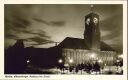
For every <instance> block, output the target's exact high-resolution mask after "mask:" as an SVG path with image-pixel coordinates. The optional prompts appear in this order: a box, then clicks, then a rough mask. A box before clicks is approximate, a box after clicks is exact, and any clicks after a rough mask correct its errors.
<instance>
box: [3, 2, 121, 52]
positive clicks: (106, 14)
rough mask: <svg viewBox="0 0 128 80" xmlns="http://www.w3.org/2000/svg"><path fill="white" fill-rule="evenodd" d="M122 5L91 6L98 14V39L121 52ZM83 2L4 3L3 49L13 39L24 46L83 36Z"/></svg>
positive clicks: (86, 10) (85, 8)
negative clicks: (99, 37) (21, 42)
mask: <svg viewBox="0 0 128 80" xmlns="http://www.w3.org/2000/svg"><path fill="white" fill-rule="evenodd" d="M122 10H123V9H122V5H121V4H111V5H109V4H107V5H101V4H99V5H98V4H97V5H94V9H93V11H94V12H95V13H97V14H99V16H100V31H101V40H102V41H104V42H106V43H107V44H109V45H110V46H112V47H113V48H114V49H116V50H118V51H122V28H123V25H122V24H123V22H122V17H123V14H122ZM89 13H90V5H87V4H33V5H32V4H26V5H25V4H24V5H23V4H6V5H5V48H7V47H8V46H11V45H13V44H14V43H15V42H16V40H17V39H24V40H25V41H24V44H25V46H26V47H27V46H34V47H40V48H43V47H51V46H54V45H55V43H53V42H61V41H62V40H63V39H65V38H66V37H75V38H84V37H83V33H84V27H85V26H84V16H86V15H87V14H89Z"/></svg>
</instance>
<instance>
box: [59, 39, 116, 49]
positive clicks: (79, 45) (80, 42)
mask: <svg viewBox="0 0 128 80" xmlns="http://www.w3.org/2000/svg"><path fill="white" fill-rule="evenodd" d="M58 46H59V47H61V48H68V49H86V50H89V48H88V47H87V45H86V44H85V42H84V39H80V38H72V37H67V38H65V39H64V40H63V41H62V42H61V43H60V44H59V45H58ZM100 49H101V51H115V50H114V49H113V48H112V47H111V46H109V45H108V44H106V43H105V42H103V41H101V42H100Z"/></svg>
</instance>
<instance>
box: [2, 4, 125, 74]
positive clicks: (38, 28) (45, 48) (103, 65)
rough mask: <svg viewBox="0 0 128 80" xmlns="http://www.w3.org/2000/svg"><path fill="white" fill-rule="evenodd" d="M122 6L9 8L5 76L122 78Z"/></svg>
mask: <svg viewBox="0 0 128 80" xmlns="http://www.w3.org/2000/svg"><path fill="white" fill-rule="evenodd" d="M124 54H127V53H123V5H122V4H5V5H4V74H59V75H60V74H61V75H64V74H67V75H70V74H72V75H76V74H77V75H123V72H124V70H123V55H124Z"/></svg>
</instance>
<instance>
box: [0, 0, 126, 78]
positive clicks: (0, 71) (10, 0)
mask: <svg viewBox="0 0 128 80" xmlns="http://www.w3.org/2000/svg"><path fill="white" fill-rule="evenodd" d="M1 2H2V3H1V4H0V6H1V7H0V9H1V11H2V12H0V21H1V22H0V35H1V36H0V79H2V80H4V79H12V80H16V79H18V78H15V79H14V78H5V75H4V4H123V59H124V65H123V66H124V67H123V69H124V73H123V75H49V76H50V78H46V77H43V78H35V79H36V80H37V79H45V80H51V79H52V80H127V1H77V0H76V1H67V0H65V1H64V0H60V1H59V0H54V1H53V0H50V1H47V0H39V1H37V0H5V1H4V0H2V1H1ZM26 75H27V74H26ZM34 75H35V74H34ZM42 75H44V74H42ZM24 76H25V74H24ZM28 76H29V75H28ZM21 79H32V78H20V79H18V80H21ZM33 79H34V78H33Z"/></svg>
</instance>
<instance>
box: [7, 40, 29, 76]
mask: <svg viewBox="0 0 128 80" xmlns="http://www.w3.org/2000/svg"><path fill="white" fill-rule="evenodd" d="M26 56H27V55H26V53H25V49H24V44H23V40H17V42H16V43H15V44H14V45H13V46H12V47H9V48H8V49H7V50H5V74H19V73H24V71H25V68H26Z"/></svg>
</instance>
